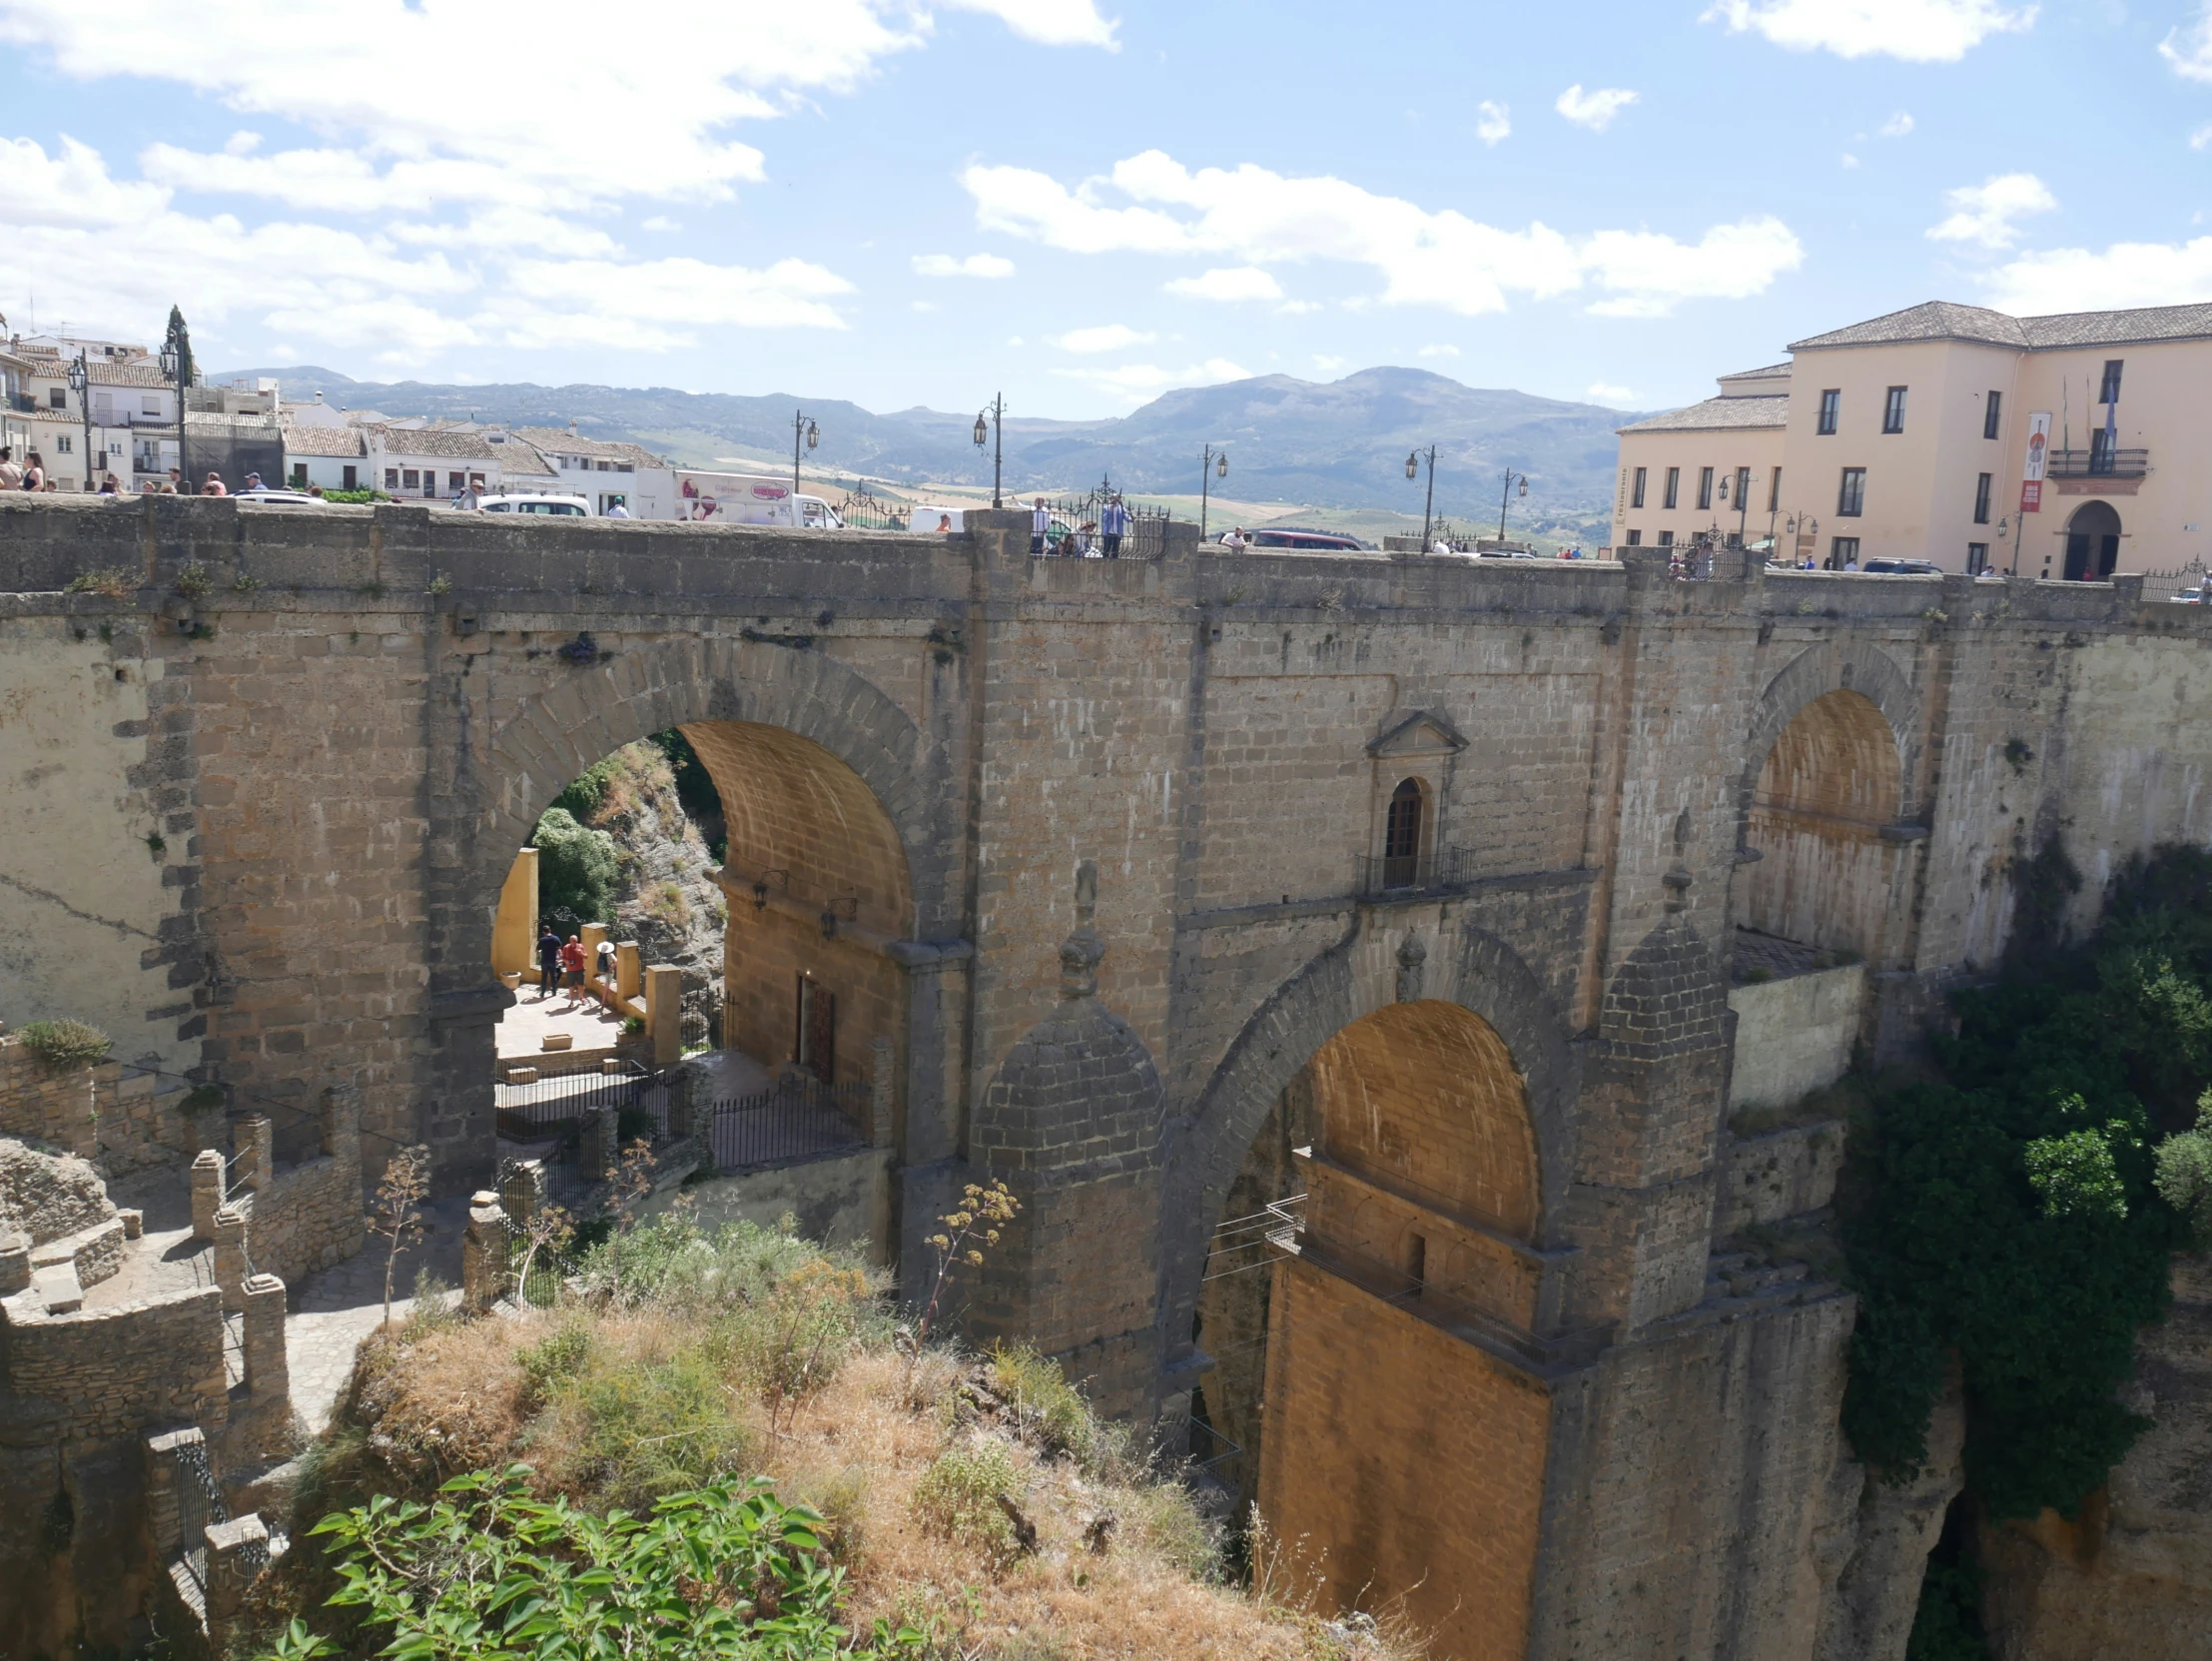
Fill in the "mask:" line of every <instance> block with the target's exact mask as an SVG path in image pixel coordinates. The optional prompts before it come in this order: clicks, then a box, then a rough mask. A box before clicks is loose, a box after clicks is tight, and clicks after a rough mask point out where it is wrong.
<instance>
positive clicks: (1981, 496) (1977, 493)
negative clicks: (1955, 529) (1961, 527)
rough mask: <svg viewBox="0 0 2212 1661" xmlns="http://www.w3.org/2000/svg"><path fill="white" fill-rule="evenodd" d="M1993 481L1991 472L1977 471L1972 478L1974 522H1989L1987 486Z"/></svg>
mask: <svg viewBox="0 0 2212 1661" xmlns="http://www.w3.org/2000/svg"><path fill="white" fill-rule="evenodd" d="M1994 482H1995V475H1994V474H1992V473H1979V474H1976V475H1975V478H1974V523H1976V524H1987V523H1988V522H1989V486H1990V485H1991V484H1992V483H1994Z"/></svg>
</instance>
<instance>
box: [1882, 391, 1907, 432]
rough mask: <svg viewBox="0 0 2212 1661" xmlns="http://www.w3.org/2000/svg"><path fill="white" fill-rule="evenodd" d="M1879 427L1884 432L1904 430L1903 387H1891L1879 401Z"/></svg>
mask: <svg viewBox="0 0 2212 1661" xmlns="http://www.w3.org/2000/svg"><path fill="white" fill-rule="evenodd" d="M1881 429H1882V431H1884V432H1902V431H1903V430H1904V389H1903V388H1902V387H1891V388H1890V389H1889V391H1888V394H1887V395H1886V396H1885V397H1884V398H1883V399H1882V401H1881Z"/></svg>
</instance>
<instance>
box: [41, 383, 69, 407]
mask: <svg viewBox="0 0 2212 1661" xmlns="http://www.w3.org/2000/svg"><path fill="white" fill-rule="evenodd" d="M46 407H47V408H48V409H49V410H66V409H68V408H69V394H68V393H67V391H65V390H64V389H62V388H60V387H49V388H47V389H46Z"/></svg>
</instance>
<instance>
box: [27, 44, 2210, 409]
mask: <svg viewBox="0 0 2212 1661" xmlns="http://www.w3.org/2000/svg"><path fill="white" fill-rule="evenodd" d="M2208 181H2212V3H2207V0H2155V3H2146V0H2127V3H2122V0H2044V3H2042V4H2041V5H2031V4H2014V3H2011V0H1720V3H1719V4H1708V3H1707V0H1686V3H1675V0H1658V3H1654V0H1644V3H1641V4H1623V5H1606V4H1575V3H1572V0H1568V3H1564V4H1553V5H1549V6H1529V5H1525V4H1517V5H1511V6H1506V5H1491V4H1466V3H1464V0H1463V3H1460V4H1456V5H1453V4H1447V5H1425V4H1417V3H1402V4H1398V5H1393V6H1388V7H1383V6H1372V5H1365V6H1347V5H1324V4H1311V3H1282V0H1276V3H1271V4H1258V3H1252V0H1212V3H1208V0H1199V3H1197V4H1183V5H1167V4H1152V3H1150V0H1125V3H1115V0H961V3H960V4H957V5H949V4H942V3H941V4H938V5H936V6H935V7H934V8H922V7H918V6H913V5H909V4H906V3H903V0H805V3H803V4H786V5H782V6H766V5H759V4H754V3H751V0H739V3H735V4H733V3H730V0H630V3H628V4H626V5H623V6H619V7H607V6H600V5H595V6H589V7H586V6H576V5H571V4H568V3H566V0H538V3H536V4H532V5H529V6H521V5H491V4H482V3H473V4H472V3H468V0H286V3H283V4H280V3H278V0H224V3H214V0H101V3H100V4H98V5H86V4H84V3H83V0H0V312H4V313H5V314H6V316H7V317H8V319H9V322H10V324H11V326H12V327H14V328H15V329H17V330H23V329H25V328H26V326H28V325H29V324H30V323H31V321H32V307H33V304H34V301H35V307H36V321H37V324H38V326H39V327H40V328H41V329H48V328H51V327H53V326H54V325H56V324H57V323H63V322H66V323H67V325H68V326H69V327H70V328H71V329H72V330H75V331H78V332H82V333H90V334H96V335H101V336H105V337H111V338H123V339H140V340H143V339H148V338H150V337H153V336H155V335H157V334H158V333H159V330H160V327H161V324H162V321H163V319H164V318H166V316H167V313H168V308H169V305H170V303H171V302H172V301H173V300H174V301H175V302H177V303H178V304H181V305H182V306H183V307H184V309H185V312H186V315H187V316H188V318H190V320H191V321H192V324H193V327H194V335H195V340H196V342H197V343H198V344H199V347H200V351H201V356H202V360H203V362H204V363H206V364H208V365H210V366H211V367H214V368H229V367H234V366H245V365H249V364H255V365H260V364H279V363H286V362H296V363H316V364H321V365H325V366H328V367H330V368H333V369H337V370H340V371H342V372H344V373H347V374H350V375H354V376H356V377H359V378H362V379H386V378H389V379H397V378H401V377H414V378H418V379H424V380H441V381H442V380H451V381H470V380H474V381H507V380H531V381H540V382H548V383H560V382H566V381H602V382H612V383H616V384H622V385H665V386H674V387H682V388H686V389H689V390H692V391H700V392H739V393H768V392H794V393H800V394H805V395H812V396H816V397H840V398H849V399H853V400H855V401H857V402H859V403H862V404H865V405H868V406H870V407H873V408H876V409H895V408H901V407H904V406H908V405H913V404H928V405H931V406H933V407H936V408H939V409H952V410H966V409H970V408H973V407H975V406H976V405H978V404H980V403H982V402H983V401H984V400H986V399H987V398H988V397H989V396H990V394H991V393H992V392H994V391H995V390H998V389H999V388H1001V387H1003V388H1004V389H1005V391H1006V394H1007V397H1008V401H1009V404H1010V406H1011V407H1012V408H1013V409H1014V410H1016V411H1019V412H1021V413H1025V414H1031V415H1065V416H1079V415H1108V414H1115V413H1119V412H1122V411H1125V410H1127V409H1130V408H1133V407H1134V406H1135V405H1136V404H1138V403H1140V402H1143V401H1144V400H1146V399H1148V398H1150V397H1153V396H1155V395H1156V394H1157V393H1158V392H1160V391H1162V390H1164V389H1166V388H1168V387H1172V386H1181V385H1191V384H1196V383H1202V382H1208V381H1218V380H1225V379H1233V378H1235V377H1237V376H1240V375H1245V374H1267V373H1276V372H1280V373H1286V374H1292V375H1297V376H1301V377H1305V378H1307V379H1313V380H1329V379H1333V378H1334V377H1335V376H1337V375H1341V374H1344V373H1347V372H1348V371H1351V370H1355V369H1360V368H1365V367H1367V366H1370V365H1374V364H1410V365H1416V366H1422V367H1427V368H1432V369H1436V370H1438V371H1440V372H1442V373H1444V374H1447V375H1451V376H1453V377H1455V378H1457V379H1459V380H1462V381H1465V382H1468V383H1470V384H1472V385H1475V386H1492V387H1518V388H1521V389H1524V390H1526V391H1529V392H1534V393H1541V394H1546V395H1550V396H1555V397H1561V398H1574V399H1583V398H1590V399H1594V400H1597V401H1599V402H1605V403H1611V404H1616V405H1619V406H1622V407H1625V408H1639V409H1652V408H1659V407H1662V406H1666V405H1671V404H1679V403H1683V402H1686V401H1688V400H1691V399H1694V398H1697V397H1700V396H1703V395H1704V394H1705V393H1707V392H1708V391H1709V390H1710V386H1711V378H1712V376H1714V375H1715V374H1718V373H1722V372H1725V371H1729V370H1736V369H1744V368H1749V367H1751V366H1753V365H1756V364H1760V363H1766V362H1771V361H1773V360H1774V359H1776V358H1777V357H1779V356H1780V355H1781V348H1782V347H1783V345H1784V344H1785V343H1786V342H1788V341H1790V340H1793V339H1796V338H1798V337H1800V336H1803V335H1806V334H1810V333H1814V332H1817V331H1820V330H1824V329H1829V328H1834V327H1838V326H1841V325H1843V324H1845V323H1849V322H1852V321H1855V320H1857V319H1860V318H1864V317H1870V316H1874V315H1876V314H1878V313H1881V312H1884V311H1889V310H1892V309H1895V308H1897V307H1900V306H1906V305H1910V304H1913V303H1915V302H1918V301H1921V300H1926V299H1930V298H1945V299H1953V300H1960V301H1968V302H1976V303H1981V304H1989V305H1996V306H1999V307H2002V308H2005V309H2007V310H2014V311H2022V312H2035V311H2054V310H2067V309H2074V308H2087V307H2095V306H2106V305H2112V306H2124V305H2151V304H2160V303H2165V302H2171V301H2183V300H2203V299H2212V225H2207V224H2206V222H2205V215H2206V213H2207V211H2208V210H2212V188H2208Z"/></svg>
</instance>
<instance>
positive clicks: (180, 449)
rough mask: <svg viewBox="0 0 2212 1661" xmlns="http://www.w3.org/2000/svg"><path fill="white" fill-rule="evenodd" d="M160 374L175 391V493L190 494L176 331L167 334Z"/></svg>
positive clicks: (182, 366) (182, 372)
mask: <svg viewBox="0 0 2212 1661" xmlns="http://www.w3.org/2000/svg"><path fill="white" fill-rule="evenodd" d="M161 366H162V374H163V375H164V376H165V377H166V378H168V380H169V381H170V382H171V384H172V385H174V386H175V387H176V389H177V491H178V493H179V494H180V495H186V494H190V493H191V486H192V474H191V473H189V472H187V471H186V470H185V355H184V353H183V352H181V351H180V350H179V349H178V341H177V331H176V329H175V328H174V327H172V328H171V330H170V332H169V339H168V340H167V341H166V342H165V343H163V346H162V353H161Z"/></svg>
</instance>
